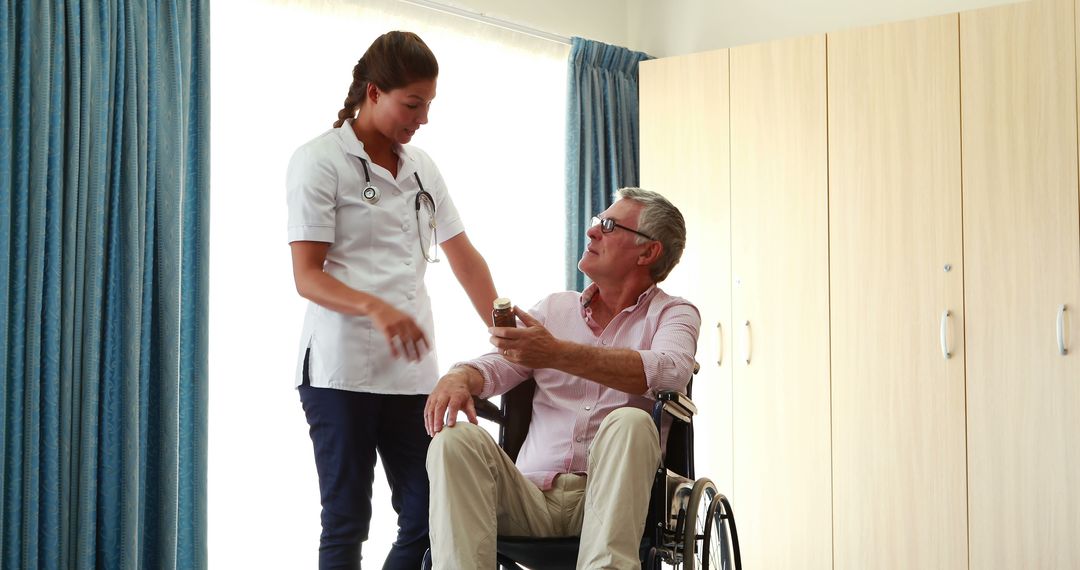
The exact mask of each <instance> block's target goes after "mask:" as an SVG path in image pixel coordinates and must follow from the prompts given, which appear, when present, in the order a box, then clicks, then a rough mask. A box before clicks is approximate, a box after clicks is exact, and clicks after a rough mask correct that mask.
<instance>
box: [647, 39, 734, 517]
mask: <svg viewBox="0 0 1080 570" xmlns="http://www.w3.org/2000/svg"><path fill="white" fill-rule="evenodd" d="M639 81H640V113H641V181H642V183H641V185H642V187H643V188H645V189H647V190H653V191H656V192H660V193H661V194H663V195H664V196H666V197H667V198H668V199H669V200H671V201H672V203H674V204H675V206H677V207H678V208H679V210H680V211H681V212H682V214H683V217H685V219H686V233H687V237H686V249H685V250H684V252H683V257H682V261H681V262H680V264H679V266H677V267H676V268H675V269H674V270H673V271H672V273H671V275H670V276H669V277H668V279H667V280H666V281H665V282H663V283H661V284H660V286H661V287H663V288H664V290H665V291H667V292H668V293H671V294H673V295H679V296H682V297H685V298H686V299H689V300H690V301H691V302H692V303H694V304H695V305H697V307H698V309H699V310H700V311H701V321H702V323H701V335H700V337H699V340H698V353H697V354H698V355H697V359H698V362H699V363H700V364H701V371H700V372H699V373H698V375H697V377H696V378H695V380H694V395H693V398H694V402H695V403H697V404H698V409H699V410H700V415H699V416H698V418H697V419H696V420H695V433H696V436H697V450H696V451H697V453H696V461H697V472H698V476H699V477H709V478H710V479H712V480H713V481H714V482H715V483H716V485H717V487H718V488H719V489H720V492H721V493H725V494H731V493H732V472H731V453H732V452H731V348H730V346H731V345H730V341H731V335H730V331H731V285H730V284H731V261H730V259H731V258H730V254H731V241H730V235H731V226H730V224H731V216H730V210H729V209H730V205H731V198H730V192H729V178H730V176H729V172H728V161H729V151H728V52H727V50H719V51H712V52H707V53H702V54H695V55H689V56H682V57H672V58H665V59H661V60H651V61H646V62H642V63H641V65H640V67H639ZM718 362H719V364H718ZM734 508H735V509H736V513H737V512H738V506H737V505H736V506H734Z"/></svg>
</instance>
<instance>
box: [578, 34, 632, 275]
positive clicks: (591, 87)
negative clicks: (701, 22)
mask: <svg viewBox="0 0 1080 570" xmlns="http://www.w3.org/2000/svg"><path fill="white" fill-rule="evenodd" d="M647 59H652V58H651V56H649V55H647V54H645V53H642V52H637V51H631V50H629V49H626V48H622V47H618V46H613V45H608V44H605V43H602V42H597V41H593V40H586V39H583V38H577V37H575V38H571V47H570V62H569V66H568V70H567V113H566V214H567V223H566V232H567V239H566V263H567V266H566V287H567V289H569V290H574V291H581V290H582V288H584V286H585V276H584V275H583V274H582V273H581V271H579V270H578V268H577V262H578V260H580V259H581V252H582V251H583V250H584V249H585V243H586V242H587V241H588V238H587V237H586V236H585V231H586V230H587V229H588V224H589V220H590V219H591V218H592V216H593V215H595V214H597V213H599V212H601V211H603V210H605V209H606V208H607V207H608V206H610V205H611V197H612V194H614V192H615V191H616V190H618V189H619V188H622V187H624V186H636V185H637V184H638V175H639V170H638V140H639V139H638V124H639V123H638V63H639V62H641V61H644V60H647Z"/></svg>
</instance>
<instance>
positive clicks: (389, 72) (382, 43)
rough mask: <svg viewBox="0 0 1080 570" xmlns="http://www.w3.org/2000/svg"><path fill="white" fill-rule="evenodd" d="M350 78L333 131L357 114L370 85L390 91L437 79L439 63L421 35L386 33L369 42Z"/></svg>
mask: <svg viewBox="0 0 1080 570" xmlns="http://www.w3.org/2000/svg"><path fill="white" fill-rule="evenodd" d="M352 76H353V79H352V85H350V86H349V94H348V95H347V96H346V97H345V103H344V105H342V108H341V110H340V111H338V118H337V121H335V122H334V128H337V127H340V126H341V125H342V124H343V123H344V122H345V120H346V119H351V118H354V117H356V114H357V113H359V112H360V107H362V106H363V105H364V99H365V98H366V97H365V95H366V94H367V87H368V84H369V83H371V84H374V85H375V86H376V87H378V88H379V89H381V90H383V91H391V90H393V89H397V88H399V87H404V86H406V85H408V84H410V83H412V82H414V81H420V80H424V79H435V78H436V77H438V76H439V62H438V61H436V60H435V54H433V53H431V49H429V48H428V46H427V44H425V43H424V40H422V39H420V36H418V35H416V34H414V33H412V32H396V31H395V32H387V33H385V34H383V35H381V36H379V37H378V38H377V39H376V40H375V41H374V42H372V43H371V46H370V47H369V48H368V49H367V51H366V52H364V56H363V57H361V58H360V61H358V62H356V66H355V67H353V72H352Z"/></svg>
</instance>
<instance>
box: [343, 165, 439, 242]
mask: <svg viewBox="0 0 1080 570" xmlns="http://www.w3.org/2000/svg"><path fill="white" fill-rule="evenodd" d="M356 158H359V159H360V166H363V167H364V191H363V193H362V194H361V195H362V196H363V198H364V201H365V202H367V203H369V204H373V205H374V204H378V203H379V198H381V197H382V192H381V191H380V190H379V188H378V187H377V186H375V185H374V184H372V183H371V173H370V172H368V163H367V159H365V158H364V157H362V156H358V157H356ZM413 178H415V179H416V185H417V186H418V187H419V188H420V190H419V191H418V192H417V193H416V199H415V201H414V206H415V209H416V236H417V237H418V238H419V239H420V252H421V253H423V254H424V259H425V260H426V261H427V262H428V263H438V262H439V251H438V248H435V255H433V256H432V255H428V251H427V248H426V247H424V236H423V235H421V234H420V206H421V205H424V206H425V207H426V209H427V210H428V214H429V215H428V227H430V228H431V238H432V243H438V242H439V238H438V232H437V230H436V229H435V225H436V224H435V198H433V197H432V196H431V193H430V192H428V191H427V190H424V183H423V182H420V173H419V172H413Z"/></svg>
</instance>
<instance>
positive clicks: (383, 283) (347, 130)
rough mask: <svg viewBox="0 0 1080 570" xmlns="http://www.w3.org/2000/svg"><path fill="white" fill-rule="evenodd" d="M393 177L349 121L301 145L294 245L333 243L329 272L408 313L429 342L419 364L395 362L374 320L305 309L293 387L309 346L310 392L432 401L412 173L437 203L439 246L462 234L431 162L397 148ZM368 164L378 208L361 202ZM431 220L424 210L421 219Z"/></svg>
mask: <svg viewBox="0 0 1080 570" xmlns="http://www.w3.org/2000/svg"><path fill="white" fill-rule="evenodd" d="M397 153H398V156H399V160H398V175H397V179H394V178H393V177H392V176H391V175H390V172H389V171H387V170H386V169H385V168H383V167H381V166H378V165H376V164H375V163H373V162H372V161H371V159H370V158H369V157H368V155H367V153H366V152H365V151H364V145H363V143H361V142H360V140H359V139H357V138H356V134H355V133H354V132H353V130H352V124H351V123H350V122H346V123H345V124H343V125H342V126H341V127H340V128H336V129H331V130H329V131H327V132H325V133H323V134H322V135H319V136H318V137H316V138H315V139H314V140H312V141H310V142H308V143H306V144H304V145H303V146H301V147H300V148H299V149H297V150H296V152H295V153H294V154H293V157H292V159H291V160H290V161H289V170H288V175H287V177H286V186H287V188H286V190H287V198H288V207H289V222H288V224H289V228H288V229H289V242H290V243H291V242H294V241H319V242H329V243H330V248H329V251H327V254H326V263H325V265H324V269H325V271H326V272H327V273H329V274H330V275H331V276H333V277H335V278H337V279H338V280H340V281H341V282H343V283H345V284H346V285H348V286H349V287H351V288H353V289H356V290H359V291H364V292H366V293H369V294H371V295H374V296H376V297H379V298H380V299H382V300H383V301H386V302H387V303H390V304H391V305H393V306H394V307H396V308H397V309H398V310H400V311H402V312H404V313H406V314H408V315H410V316H411V317H412V318H413V319H414V320H415V321H416V323H417V324H418V325H419V326H420V328H421V329H423V331H424V334H425V335H427V338H428V340H429V341H430V342H431V350H430V352H428V353H427V354H426V355H425V356H424V358H422V359H421V360H420V361H419V362H409V361H408V360H407V359H405V358H394V357H392V356H391V355H390V347H389V345H388V344H387V341H386V338H385V337H384V336H383V335H382V334H381V333H380V332H379V331H378V329H376V328H375V327H374V325H373V323H372V321H371V319H370V318H368V317H358V316H349V315H344V314H342V313H339V312H336V311H332V310H330V309H327V308H325V307H322V306H320V305H317V304H315V303H310V304H309V305H308V310H307V315H306V316H305V318H304V328H303V332H302V334H301V337H300V350H299V356H298V359H297V367H296V378H295V385H297V386H299V385H300V384H301V382H302V381H303V362H304V354H305V352H306V351H307V350H308V349H310V351H311V353H310V354H311V356H310V360H309V363H308V373H309V377H310V382H311V385H312V386H316V387H329V388H338V389H342V390H350V391H354V392H373V393H378V394H427V393H429V392H431V389H432V388H433V387H434V386H435V382H436V381H437V380H438V365H437V363H436V361H435V343H434V332H435V331H434V326H433V323H432V316H431V299H430V298H428V294H427V289H426V288H425V287H424V272H425V270H426V269H427V261H426V260H425V259H424V255H423V253H422V250H421V245H420V236H419V235H418V234H417V214H416V195H417V193H418V192H419V190H420V188H419V186H418V185H417V182H416V178H415V177H414V176H413V174H414V173H417V174H419V176H420V182H421V183H422V184H423V187H424V189H425V190H427V191H428V192H429V193H431V195H432V196H433V197H434V199H435V206H436V215H435V218H436V223H437V228H438V240H439V242H440V243H441V242H444V241H446V240H447V239H450V238H452V237H454V236H456V235H457V234H459V233H461V232H462V231H463V230H464V227H463V226H462V223H461V219H460V218H459V216H458V212H457V209H456V208H454V203H453V202H452V201H451V200H450V196H449V194H447V192H446V184H445V183H444V182H443V179H442V175H441V174H439V169H438V168H437V167H436V166H435V163H434V162H432V160H431V158H430V157H428V155H427V154H426V153H425V152H423V151H421V150H419V149H417V148H415V147H411V146H399V147H398V148H397ZM360 157H363V158H364V159H365V160H367V166H368V172H369V173H370V175H371V182H372V184H374V185H375V186H376V187H377V188H378V189H379V190H380V193H381V196H380V198H379V201H378V203H376V204H372V203H370V202H368V201H365V200H364V199H363V197H362V192H363V190H364V186H365V185H366V183H365V180H364V169H363V167H362V166H361V161H360ZM425 219H426V216H425V215H424V211H423V210H421V216H420V220H421V222H422V223H426V222H425Z"/></svg>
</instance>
